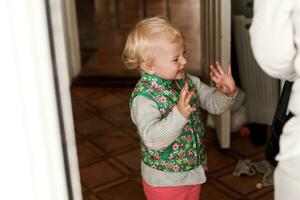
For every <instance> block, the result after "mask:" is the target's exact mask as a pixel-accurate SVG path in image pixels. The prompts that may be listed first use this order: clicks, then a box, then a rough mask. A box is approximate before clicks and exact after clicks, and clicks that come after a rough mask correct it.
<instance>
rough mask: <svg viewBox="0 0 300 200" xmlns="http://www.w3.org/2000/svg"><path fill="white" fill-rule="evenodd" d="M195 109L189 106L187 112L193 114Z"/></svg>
mask: <svg viewBox="0 0 300 200" xmlns="http://www.w3.org/2000/svg"><path fill="white" fill-rule="evenodd" d="M196 110H197V109H196V106H189V107H188V112H190V113H191V112H194V111H196Z"/></svg>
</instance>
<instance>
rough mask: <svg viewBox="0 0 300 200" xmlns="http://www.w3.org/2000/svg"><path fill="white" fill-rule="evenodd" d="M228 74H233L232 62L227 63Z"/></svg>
mask: <svg viewBox="0 0 300 200" xmlns="http://www.w3.org/2000/svg"><path fill="white" fill-rule="evenodd" d="M227 74H228V75H231V64H230V63H229V64H228V65H227Z"/></svg>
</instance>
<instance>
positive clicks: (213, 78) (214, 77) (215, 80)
mask: <svg viewBox="0 0 300 200" xmlns="http://www.w3.org/2000/svg"><path fill="white" fill-rule="evenodd" d="M210 78H211V80H213V81H214V82H215V83H217V82H218V78H217V77H216V76H215V75H214V74H213V73H212V72H210Z"/></svg>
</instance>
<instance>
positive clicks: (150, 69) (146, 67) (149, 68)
mask: <svg viewBox="0 0 300 200" xmlns="http://www.w3.org/2000/svg"><path fill="white" fill-rule="evenodd" d="M141 68H142V69H143V70H144V71H145V72H146V73H147V74H151V75H152V74H154V69H153V67H152V66H149V65H148V64H147V63H145V62H143V63H142V64H141Z"/></svg>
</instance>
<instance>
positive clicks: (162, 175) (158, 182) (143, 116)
mask: <svg viewBox="0 0 300 200" xmlns="http://www.w3.org/2000/svg"><path fill="white" fill-rule="evenodd" d="M188 76H189V77H190V79H191V80H192V81H193V83H194V84H195V85H196V88H197V93H198V95H199V101H200V106H201V107H202V108H203V109H204V110H206V111H207V112H210V113H212V114H221V113H223V112H226V111H228V110H229V109H230V107H231V106H232V104H233V103H234V99H235V96H236V95H235V96H234V97H227V96H226V95H224V94H222V93H220V92H219V91H217V90H216V88H213V87H209V86H207V85H205V84H204V83H202V82H201V81H200V79H199V78H197V77H195V76H192V75H188ZM131 118H132V121H133V123H134V124H135V125H136V126H137V129H138V134H139V135H140V137H141V139H142V140H143V142H144V144H145V145H146V146H148V147H149V148H151V149H154V150H160V149H164V148H166V147H167V146H169V145H170V144H171V143H173V142H174V141H175V140H176V139H177V137H178V136H179V134H180V133H181V130H182V129H183V127H184V126H185V125H186V123H187V121H188V120H187V119H186V118H184V117H183V116H182V115H181V113H180V112H179V111H178V109H177V106H175V107H174V108H173V110H172V112H170V113H169V115H168V116H167V117H165V118H162V115H161V114H160V112H159V110H158V108H157V105H156V103H155V102H154V101H152V100H150V99H147V98H146V97H143V96H137V97H135V98H134V99H133V101H132V109H131ZM141 172H142V177H143V179H144V181H146V182H147V183H148V184H150V185H152V186H157V187H160V186H180V185H195V184H202V183H204V182H205V181H206V176H205V173H204V169H203V167H202V166H201V165H200V166H199V167H197V168H195V169H193V170H191V171H187V172H164V171H160V170H157V169H154V168H151V167H149V166H147V165H146V164H144V163H143V162H142V163H141Z"/></svg>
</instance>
